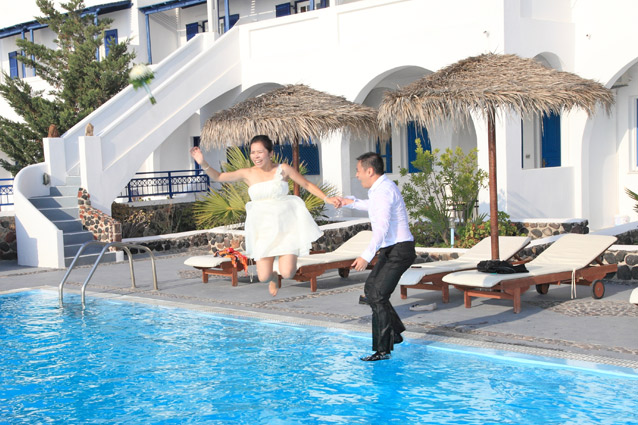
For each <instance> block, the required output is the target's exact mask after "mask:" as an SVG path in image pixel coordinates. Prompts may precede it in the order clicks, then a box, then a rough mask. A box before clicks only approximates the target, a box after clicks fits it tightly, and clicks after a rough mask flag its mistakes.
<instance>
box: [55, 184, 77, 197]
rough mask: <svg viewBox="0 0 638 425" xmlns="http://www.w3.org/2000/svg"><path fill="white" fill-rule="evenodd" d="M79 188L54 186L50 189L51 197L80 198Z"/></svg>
mask: <svg viewBox="0 0 638 425" xmlns="http://www.w3.org/2000/svg"><path fill="white" fill-rule="evenodd" d="M78 189H79V186H52V187H51V188H50V189H49V193H50V194H51V196H74V197H75V198H77V196H78Z"/></svg>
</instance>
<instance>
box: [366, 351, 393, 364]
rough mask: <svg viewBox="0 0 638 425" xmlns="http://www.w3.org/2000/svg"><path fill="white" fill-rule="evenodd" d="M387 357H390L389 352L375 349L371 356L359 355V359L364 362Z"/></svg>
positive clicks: (386, 358)
mask: <svg viewBox="0 0 638 425" xmlns="http://www.w3.org/2000/svg"><path fill="white" fill-rule="evenodd" d="M389 358H390V353H384V352H382V351H377V352H376V353H374V354H373V355H371V356H364V357H361V360H363V361H364V362H376V361H377V360H388V359H389Z"/></svg>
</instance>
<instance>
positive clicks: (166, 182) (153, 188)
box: [118, 170, 210, 202]
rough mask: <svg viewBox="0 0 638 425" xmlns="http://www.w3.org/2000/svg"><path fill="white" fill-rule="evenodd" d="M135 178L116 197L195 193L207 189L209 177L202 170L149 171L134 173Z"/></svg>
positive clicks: (134, 197)
mask: <svg viewBox="0 0 638 425" xmlns="http://www.w3.org/2000/svg"><path fill="white" fill-rule="evenodd" d="M135 175H136V176H138V177H136V178H133V179H131V181H130V182H129V183H128V184H127V185H126V187H125V188H124V190H123V191H122V192H121V193H120V195H119V196H118V198H125V199H127V200H128V202H133V201H137V200H141V199H143V198H150V197H159V196H168V197H169V198H171V199H172V198H173V197H174V196H175V195H178V194H183V193H197V192H205V191H206V190H208V185H209V184H210V178H209V177H208V174H206V173H205V172H204V171H202V170H174V171H151V172H145V173H135Z"/></svg>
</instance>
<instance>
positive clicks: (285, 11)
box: [275, 3, 292, 18]
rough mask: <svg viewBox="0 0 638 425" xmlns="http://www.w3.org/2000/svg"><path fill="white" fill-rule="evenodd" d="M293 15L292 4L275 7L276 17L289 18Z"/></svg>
mask: <svg viewBox="0 0 638 425" xmlns="http://www.w3.org/2000/svg"><path fill="white" fill-rule="evenodd" d="M291 13H292V9H291V8H290V3H283V4H278V5H276V6H275V17H277V18H279V17H280V16H288V15H290V14H291Z"/></svg>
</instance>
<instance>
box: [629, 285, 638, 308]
mask: <svg viewBox="0 0 638 425" xmlns="http://www.w3.org/2000/svg"><path fill="white" fill-rule="evenodd" d="M629 302H630V303H632V304H636V305H638V288H636V289H634V290H633V291H631V295H630V296H629Z"/></svg>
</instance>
